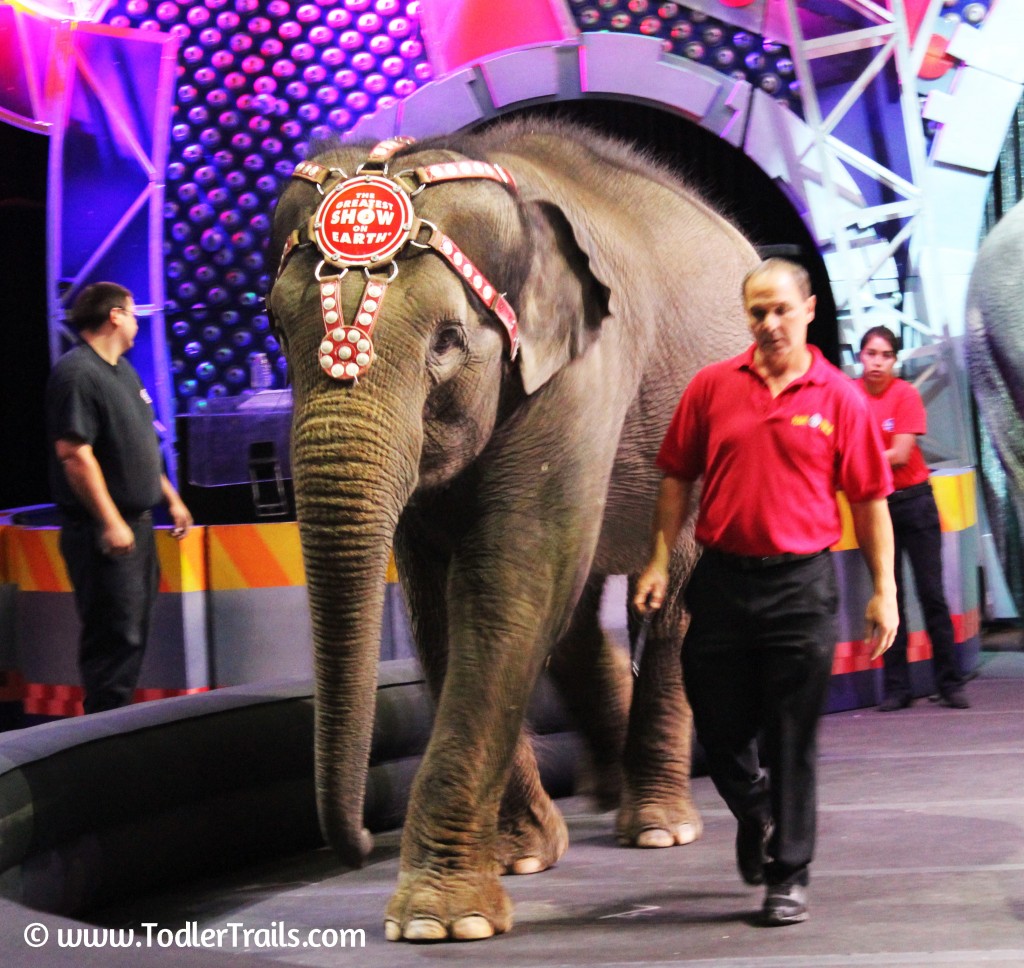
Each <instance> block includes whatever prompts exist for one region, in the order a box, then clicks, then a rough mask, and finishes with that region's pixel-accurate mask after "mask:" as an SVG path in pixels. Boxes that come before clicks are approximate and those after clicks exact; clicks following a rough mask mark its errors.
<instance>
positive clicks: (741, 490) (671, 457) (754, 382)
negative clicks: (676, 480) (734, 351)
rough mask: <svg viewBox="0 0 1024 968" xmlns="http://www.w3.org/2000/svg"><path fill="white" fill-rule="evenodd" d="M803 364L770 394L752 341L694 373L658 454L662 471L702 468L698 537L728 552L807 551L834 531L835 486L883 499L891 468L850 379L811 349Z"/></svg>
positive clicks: (826, 542)
mask: <svg viewBox="0 0 1024 968" xmlns="http://www.w3.org/2000/svg"><path fill="white" fill-rule="evenodd" d="M809 349H810V350H811V353H812V356H813V360H812V362H811V366H810V369H809V370H808V371H807V372H806V373H805V374H804V375H803V376H801V377H799V378H798V379H796V380H794V381H793V382H792V383H791V384H790V385H789V386H788V387H786V389H785V390H783V391H782V393H780V394H779V395H778V396H777V397H775V398H774V399H773V398H772V395H771V391H770V390H769V389H768V387H767V385H766V384H765V382H764V381H763V380H762V379H761V377H760V376H758V374H757V373H756V372H755V371H754V369H753V367H752V364H753V359H754V347H753V346H751V347H750V348H749V349H747V351H746V352H745V353H742V354H740V355H739V356H737V357H734V358H733V359H731V360H724V361H723V362H721V363H713V364H712V365H711V366H707V367H705V368H704V369H702V370H700V371H699V372H698V373H697V375H696V376H695V377H694V378H693V380H692V381H691V382H690V385H689V386H688V387H687V388H686V390H685V392H684V393H683V396H682V399H680V401H679V406H678V407H677V408H676V412H675V415H674V416H673V418H672V422H671V424H670V425H669V428H668V432H667V433H666V434H665V440H664V441H663V443H662V445H661V450H660V451H659V453H658V458H657V464H658V467H660V468H661V469H662V470H663V471H664V472H665V473H666V474H669V475H672V476H675V477H680V478H682V479H684V480H689V481H695V480H696V479H697V478H698V477H701V476H702V475H703V477H704V484H703V489H702V491H701V498H700V510H699V512H698V515H697V540H698V541H699V542H700V543H701V544H702V545H704V546H705V547H707V548H715V549H717V550H719V551H723V552H727V553H729V554H736V555H777V554H782V553H784V552H791V553H794V554H810V553H812V552H815V551H821V550H822V549H823V548H828V547H829V546H831V545H833V544H835V542H836V541H838V540H839V538H840V537H841V536H842V522H841V520H840V516H839V508H838V505H837V504H836V496H835V495H836V489H837V487H839V488H842V490H844V491H845V492H846V495H847V497H848V498H849V500H850V501H851V502H853V503H858V502H861V501H869V500H876V499H880V498H884V497H885V496H886V495H887V494H889V492H890V491H891V490H892V474H891V473H890V470H889V464H888V462H887V461H886V459H885V457H884V455H883V452H882V450H883V449H882V441H881V437H880V435H879V431H878V428H877V427H876V426H875V423H874V421H873V420H872V419H871V414H870V412H869V411H868V408H867V405H866V404H865V402H864V399H863V397H862V396H861V394H860V391H859V390H858V389H857V388H856V387H855V386H854V383H853V381H852V380H851V379H849V377H847V376H846V375H845V374H843V373H842V372H841V371H840V370H838V369H836V368H835V367H834V366H832V364H831V363H829V362H828V361H827V360H826V359H825V358H824V357H823V356H822V355H821V353H820V351H819V350H818V349H817V348H816V347H813V346H812V347H809Z"/></svg>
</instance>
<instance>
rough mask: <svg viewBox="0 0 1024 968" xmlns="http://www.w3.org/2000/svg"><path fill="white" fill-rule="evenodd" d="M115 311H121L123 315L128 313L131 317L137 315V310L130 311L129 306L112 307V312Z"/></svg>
mask: <svg viewBox="0 0 1024 968" xmlns="http://www.w3.org/2000/svg"><path fill="white" fill-rule="evenodd" d="M114 309H120V310H121V312H122V313H127V314H128V315H129V316H134V315H135V310H134V309H129V308H128V307H127V306H112V307H111V311H113V310H114Z"/></svg>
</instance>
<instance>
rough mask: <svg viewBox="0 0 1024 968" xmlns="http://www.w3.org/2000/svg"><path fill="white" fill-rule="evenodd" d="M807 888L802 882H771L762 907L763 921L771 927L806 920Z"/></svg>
mask: <svg viewBox="0 0 1024 968" xmlns="http://www.w3.org/2000/svg"><path fill="white" fill-rule="evenodd" d="M808 917H809V915H808V914H807V888H806V887H804V886H803V885H802V884H790V885H789V886H788V887H787V886H786V885H783V884H771V885H769V887H768V892H767V893H766V894H765V898H764V907H763V908H761V923H762V924H764V925H766V926H767V927H770V928H776V927H780V926H781V925H784V924H799V923H800V922H801V921H806V920H807V918H808Z"/></svg>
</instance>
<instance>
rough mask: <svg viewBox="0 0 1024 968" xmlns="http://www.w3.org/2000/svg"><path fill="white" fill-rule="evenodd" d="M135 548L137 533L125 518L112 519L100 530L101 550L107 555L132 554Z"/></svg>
mask: <svg viewBox="0 0 1024 968" xmlns="http://www.w3.org/2000/svg"><path fill="white" fill-rule="evenodd" d="M134 550H135V533H134V532H133V531H132V529H131V528H129V527H128V525H127V524H125V522H124V521H123V520H118V521H111V522H110V523H109V524H105V525H104V526H103V528H102V529H101V531H100V551H102V552H103V554H105V555H111V556H121V555H130V554H131V553H132V552H133V551H134Z"/></svg>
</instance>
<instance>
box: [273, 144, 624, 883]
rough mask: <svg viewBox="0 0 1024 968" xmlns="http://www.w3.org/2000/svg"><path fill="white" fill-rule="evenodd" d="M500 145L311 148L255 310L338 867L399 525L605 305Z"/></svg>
mask: <svg viewBox="0 0 1024 968" xmlns="http://www.w3.org/2000/svg"><path fill="white" fill-rule="evenodd" d="M501 143H502V139H501V138H500V137H492V138H491V139H490V140H489V141H488V140H487V139H483V140H481V139H479V138H477V139H469V140H468V141H464V142H463V141H459V140H450V141H448V142H446V143H445V144H444V145H441V144H439V143H436V142H435V143H423V144H418V145H408V144H404V143H400V142H397V141H396V142H392V143H388V144H385V145H384V146H383V147H381V148H379V149H378V150H377V151H376V154H374V152H373V151H371V148H370V146H360V147H340V146H333V147H324V148H322V149H321V150H318V151H316V152H315V154H313V153H311V159H310V162H308V163H304V164H303V165H300V166H299V168H298V169H297V176H298V177H296V178H295V179H293V181H292V183H291V185H290V186H289V187H288V188H287V190H286V191H285V193H284V194H283V196H282V197H281V199H280V201H279V204H278V207H277V210H276V213H275V217H274V235H273V241H272V255H273V257H276V258H277V259H278V260H279V262H280V272H279V274H278V276H277V279H276V281H275V282H274V285H273V289H272V292H271V295H270V297H269V299H268V303H269V306H270V309H271V312H272V315H273V318H274V322H275V326H276V328H277V329H278V331H279V332H280V333H281V335H282V342H283V345H284V347H285V351H286V354H287V358H288V361H289V367H290V372H291V376H292V382H293V387H294V418H293V435H292V440H293V451H294V453H293V464H292V466H293V469H294V474H295V485H296V487H295V491H296V510H297V516H298V521H299V526H300V533H301V539H302V548H303V556H304V562H305V569H306V578H307V586H308V592H309V605H310V609H311V616H312V627H313V634H314V648H315V669H316V682H315V689H316V710H317V711H316V763H317V767H316V769H317V784H316V785H317V790H318V798H319V803H318V807H319V811H320V817H321V825H322V827H323V829H324V833H325V836H326V838H327V840H328V842H329V843H330V844H331V845H332V846H333V847H334V848H335V850H336V851H337V852H338V853H339V854H340V855H341V856H342V857H343V858H344V859H346V860H347V861H349V862H351V863H358V862H359V861H360V860H361V859H362V858H363V857H364V856H365V854H366V853H367V851H368V850H369V847H370V840H369V835H368V833H367V832H366V831H365V830H364V829H363V826H362V813H363V796H364V786H365V781H366V772H367V767H368V758H369V749H370V740H371V732H372V720H373V696H374V690H375V683H376V667H377V657H378V649H379V636H380V628H381V615H382V608H383V595H384V586H385V573H386V566H387V563H388V558H389V552H390V550H391V548H392V542H393V538H394V535H395V531H396V527H398V525H399V520H400V518H401V516H402V515H403V512H404V511H405V509H406V508H407V506H408V505H409V504H410V502H411V501H414V500H416V499H418V496H421V495H429V494H431V493H435V492H437V491H439V490H442V489H444V488H445V487H447V486H449V485H450V484H451V483H452V482H453V481H455V480H456V479H459V478H460V477H462V478H464V477H465V476H466V475H467V474H470V473H471V468H472V466H473V464H474V462H475V461H477V459H478V458H479V456H480V455H481V453H482V452H484V451H485V449H486V448H487V447H488V446H489V445H490V444H491V442H492V441H493V439H494V438H495V436H496V435H500V434H502V433H503V432H505V428H507V427H508V426H509V425H510V424H512V423H514V421H515V420H516V414H517V412H518V411H519V409H520V408H521V406H522V404H523V401H525V400H528V399H529V398H530V397H531V395H533V394H536V393H537V391H538V390H539V389H540V388H541V387H543V386H544V385H545V384H546V383H547V381H549V380H550V379H551V378H552V376H553V375H554V374H556V373H557V372H558V371H559V370H560V369H561V368H563V367H564V366H566V364H568V363H569V362H570V361H572V360H573V359H575V358H576V357H578V356H579V355H580V354H582V353H583V352H584V351H585V350H586V348H587V347H588V345H589V344H590V343H591V342H592V341H593V340H594V338H595V334H596V333H598V332H599V331H600V328H601V326H602V322H603V320H604V319H605V318H606V316H607V314H608V312H609V306H608V290H607V289H606V287H605V285H604V284H603V283H602V282H601V281H600V276H601V270H600V268H599V266H598V265H597V263H598V262H599V257H598V256H596V255H595V254H594V253H595V248H596V247H595V245H594V240H593V239H590V238H588V237H587V236H586V233H585V232H581V230H580V229H579V228H578V227H573V226H572V224H571V222H570V218H571V213H567V212H566V210H565V209H566V207H567V206H566V204H565V202H564V200H563V199H560V198H559V197H558V190H557V188H558V186H557V185H552V184H544V183H543V181H542V180H539V179H532V180H529V181H528V183H527V182H523V183H520V184H518V185H517V184H516V183H515V179H514V178H513V177H511V176H509V173H508V169H507V168H506V167H503V166H502V165H501V164H500V163H498V162H497V161H494V160H492V158H491V156H492V155H493V154H494V153H495V152H494V150H493V149H494V146H495V145H497V144H501ZM374 159H376V160H374ZM446 173H448V174H450V175H452V177H450V178H449V177H447V175H446ZM517 177H518V176H517ZM353 213H354V214H353ZM380 213H384V214H383V215H381V214H380ZM396 214H397V216H398V221H397V223H396V222H395V216H396ZM371 234H373V237H372V238H371V239H370V241H369V242H367V238H368V237H369V236H370V235H371ZM378 236H379V238H378ZM360 246H362V248H360ZM374 246H376V247H377V248H376V250H374V251H370V250H371V249H373V247H374ZM446 247H447V249H448V250H447V251H444V250H445V248H446ZM367 253H369V254H367ZM381 253H382V254H381ZM625 365H626V367H627V368H629V367H636V366H637V365H638V364H636V363H635V362H629V361H627V363H626V364H625ZM497 499H498V500H500V499H501V498H500V496H499V497H498V498H497Z"/></svg>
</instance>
